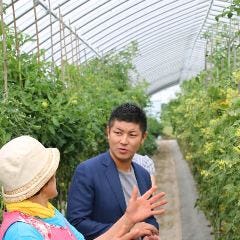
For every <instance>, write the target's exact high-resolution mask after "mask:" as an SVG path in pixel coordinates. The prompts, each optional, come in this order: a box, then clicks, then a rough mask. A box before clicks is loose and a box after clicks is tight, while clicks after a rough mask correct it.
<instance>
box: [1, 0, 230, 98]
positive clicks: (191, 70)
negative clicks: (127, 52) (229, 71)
mask: <svg viewBox="0 0 240 240" xmlns="http://www.w3.org/2000/svg"><path fill="white" fill-rule="evenodd" d="M3 3H4V4H5V7H6V11H5V14H4V21H5V22H6V23H7V24H8V25H9V26H10V27H14V25H15V27H16V28H17V29H18V31H23V32H25V33H26V34H27V35H29V36H30V37H31V38H32V39H33V40H34V41H32V42H28V43H26V44H25V45H24V46H23V47H22V49H21V50H22V51H25V52H27V53H31V52H36V51H37V49H38V46H39V48H40V49H45V51H46V52H45V59H46V60H48V61H54V62H55V63H56V64H60V62H61V59H62V57H63V54H64V58H65V60H67V61H69V62H73V63H74V62H78V63H82V62H84V61H87V60H89V59H91V58H93V57H101V56H103V55H104V54H106V53H108V52H109V51H112V50H114V51H119V50H122V49H123V48H125V47H126V46H128V45H129V44H130V43H131V42H132V41H135V42H137V44H138V49H139V51H138V54H137V56H136V58H135V59H134V64H135V65H136V68H137V71H138V73H139V75H137V76H134V80H135V81H138V80H141V79H146V80H147V81H148V82H149V83H150V85H149V88H148V93H149V94H153V93H155V92H157V91H159V90H162V89H165V88H167V87H169V86H172V85H175V84H179V83H180V82H181V81H183V80H186V79H189V78H191V77H193V76H195V75H196V74H198V73H199V72H200V71H201V70H203V69H204V67H205V54H206V53H205V52H206V40H205V39H204V38H203V37H202V36H203V33H204V32H205V31H206V30H207V28H208V27H209V26H210V25H212V24H213V23H215V22H216V20H215V16H216V15H218V14H220V13H221V12H222V11H223V9H224V8H225V7H226V6H229V1H226V0H218V1H217V0H108V1H106V0H42V1H36V0H35V1H33V0H19V1H16V0H11V1H10V0H8V1H3ZM37 43H38V44H37Z"/></svg>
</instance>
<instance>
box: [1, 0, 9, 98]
mask: <svg viewBox="0 0 240 240" xmlns="http://www.w3.org/2000/svg"><path fill="white" fill-rule="evenodd" d="M0 14H1V21H2V24H1V25H2V46H3V83H4V86H3V100H4V101H5V100H7V98H8V75H7V74H8V69H7V44H6V32H5V26H4V19H3V2H2V0H0Z"/></svg>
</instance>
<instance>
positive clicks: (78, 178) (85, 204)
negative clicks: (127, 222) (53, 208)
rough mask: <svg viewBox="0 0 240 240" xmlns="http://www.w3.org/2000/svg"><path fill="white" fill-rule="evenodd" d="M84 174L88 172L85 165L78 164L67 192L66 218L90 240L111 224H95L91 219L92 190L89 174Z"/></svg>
mask: <svg viewBox="0 0 240 240" xmlns="http://www.w3.org/2000/svg"><path fill="white" fill-rule="evenodd" d="M86 172H88V170H87V167H86V166H85V164H80V165H79V166H78V167H77V169H76V171H75V173H74V175H73V178H72V183H71V185H70V188H69V192H68V204H67V215H66V216H67V219H68V221H69V222H70V223H71V224H72V225H73V226H74V227H75V228H76V229H77V230H78V231H79V232H81V233H82V234H83V235H84V237H85V238H86V240H91V239H94V238H95V237H96V236H99V235H101V234H102V233H104V232H106V231H107V230H108V229H109V228H110V227H111V226H112V225H113V224H112V223H101V222H96V221H93V220H92V219H91V214H92V209H93V201H94V188H93V184H92V183H91V179H90V178H89V176H91V174H89V173H88V174H87V173H86ZM92 174H93V173H92ZM82 196H84V197H82Z"/></svg>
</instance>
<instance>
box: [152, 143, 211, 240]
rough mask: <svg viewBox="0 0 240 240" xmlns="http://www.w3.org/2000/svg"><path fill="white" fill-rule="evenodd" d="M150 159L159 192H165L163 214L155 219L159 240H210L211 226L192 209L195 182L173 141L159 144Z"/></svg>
mask: <svg viewBox="0 0 240 240" xmlns="http://www.w3.org/2000/svg"><path fill="white" fill-rule="evenodd" d="M158 144H159V149H158V152H157V153H156V155H154V156H153V159H154V160H155V167H156V178H157V184H158V189H159V191H164V192H165V193H166V199H167V201H168V204H167V205H165V209H166V212H165V214H164V215H162V216H159V217H158V218H157V220H158V222H159V224H160V236H161V240H212V239H213V236H212V234H211V228H210V224H209V222H208V221H207V219H206V217H205V215H204V214H203V212H202V211H201V210H199V209H198V208H197V207H195V203H196V199H197V197H198V193H197V190H196V183H195V181H194V178H193V176H192V174H191V171H190V169H189V167H188V164H187V162H186V161H185V160H184V159H183V156H182V153H181V151H180V148H179V146H178V143H177V141H176V140H160V141H158Z"/></svg>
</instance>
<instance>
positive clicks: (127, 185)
mask: <svg viewBox="0 0 240 240" xmlns="http://www.w3.org/2000/svg"><path fill="white" fill-rule="evenodd" d="M146 129H147V120H146V115H145V113H144V111H143V110H142V109H141V108H139V107H138V106H137V105H134V104H131V103H126V104H122V105H120V106H118V107H117V108H116V109H114V110H113V112H112V114H111V116H110V119H109V121H108V128H107V137H108V142H109V151H107V152H105V153H102V154H100V155H98V156H96V157H94V158H91V159H89V160H86V161H84V162H82V163H80V164H79V165H78V166H77V168H76V170H75V173H74V176H73V179H72V183H71V186H70V189H69V193H68V205H67V218H68V220H69V221H70V223H71V224H72V225H74V226H75V227H76V228H77V229H78V231H80V232H81V233H82V234H83V235H84V236H85V238H86V239H87V240H91V239H94V238H96V237H98V236H99V235H101V234H102V233H104V232H106V231H107V230H108V229H109V228H110V227H111V226H112V225H113V224H114V223H115V222H116V221H117V220H118V219H119V218H120V217H121V216H122V215H123V214H124V212H125V210H126V204H127V203H128V200H129V198H130V195H131V191H132V188H133V186H135V185H136V186H137V187H138V189H139V194H140V195H142V194H144V193H145V192H146V191H147V190H148V189H149V188H150V187H151V178H150V175H149V173H148V172H147V171H146V170H145V169H144V168H143V167H141V166H140V165H138V164H137V163H134V162H132V158H133V156H134V154H135V153H136V152H137V150H138V149H139V147H140V146H141V144H143V142H144V140H145V138H146V135H147V133H146ZM135 228H146V229H148V230H149V231H150V232H153V234H152V235H151V234H149V236H147V237H146V239H150V240H156V239H159V237H158V235H156V234H155V232H156V230H157V229H158V223H157V221H156V219H155V218H154V217H150V218H148V219H146V220H145V222H141V223H138V224H136V227H135Z"/></svg>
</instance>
